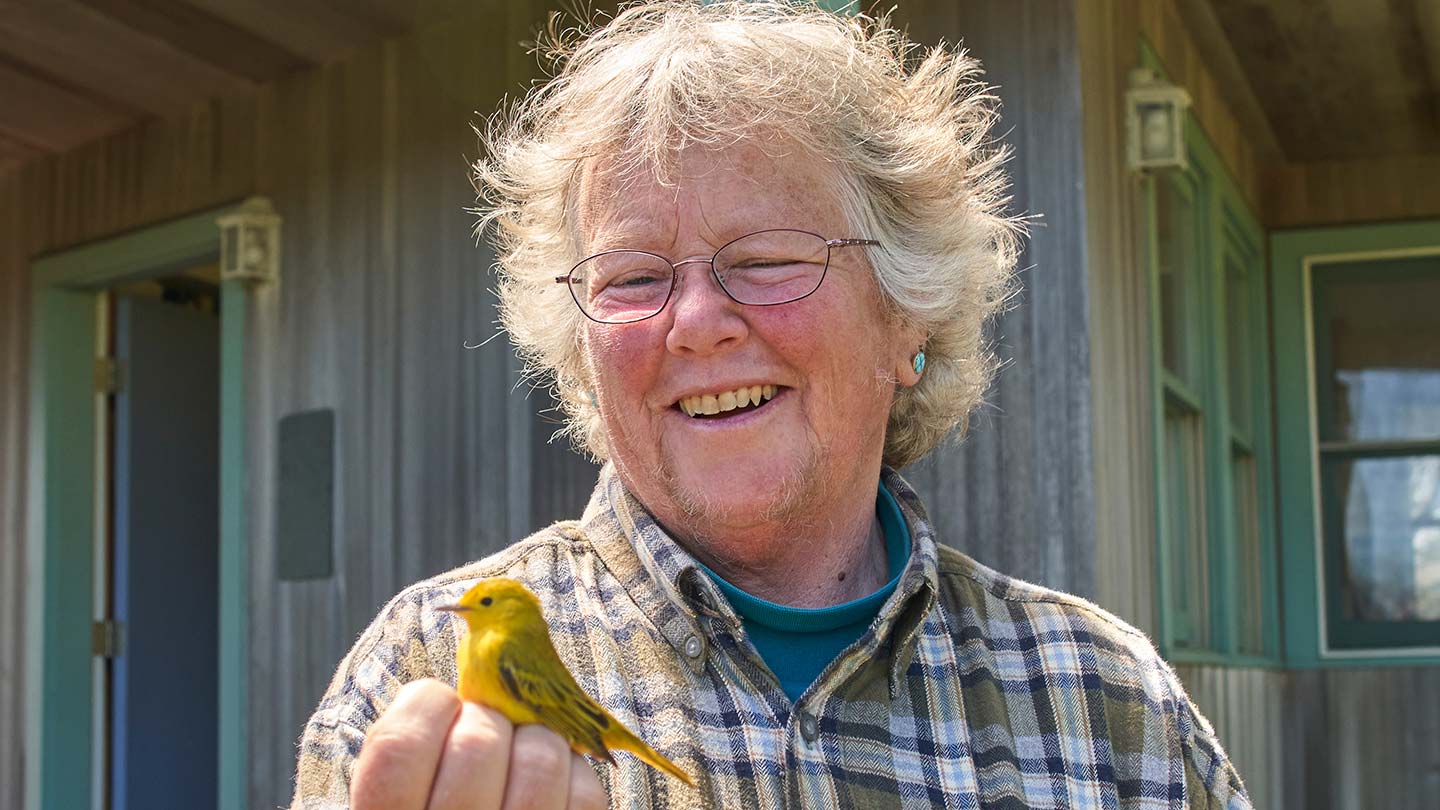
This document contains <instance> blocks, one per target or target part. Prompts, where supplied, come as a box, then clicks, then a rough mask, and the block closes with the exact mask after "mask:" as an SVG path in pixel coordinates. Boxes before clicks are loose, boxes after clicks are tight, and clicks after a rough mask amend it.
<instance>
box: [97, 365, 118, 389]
mask: <svg viewBox="0 0 1440 810" xmlns="http://www.w3.org/2000/svg"><path fill="white" fill-rule="evenodd" d="M95 393H97V394H106V395H109V396H114V395H115V394H118V393H120V361H119V360H116V359H115V358H113V357H97V358H95Z"/></svg>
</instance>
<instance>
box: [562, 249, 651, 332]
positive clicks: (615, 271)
mask: <svg viewBox="0 0 1440 810" xmlns="http://www.w3.org/2000/svg"><path fill="white" fill-rule="evenodd" d="M674 273H675V269H674V268H673V267H671V266H670V263H669V262H667V261H665V260H664V259H662V258H660V257H659V256H652V255H650V254H649V253H637V252H635V251H630V250H615V251H611V252H609V253H601V254H600V255H598V256H591V257H590V258H588V259H586V260H585V261H583V262H581V263H580V264H578V265H576V266H575V269H574V270H571V271H570V292H571V294H572V295H574V296H575V303H577V304H579V305H580V308H581V309H582V310H584V311H585V314H586V315H589V316H590V317H591V318H594V319H595V320H597V321H604V322H605V323H626V322H628V321H638V320H641V319H642V318H648V317H650V316H651V315H654V314H655V313H657V312H659V311H660V308H661V307H663V306H665V300H666V299H667V298H669V297H670V285H671V283H672V282H673V279H674Z"/></svg>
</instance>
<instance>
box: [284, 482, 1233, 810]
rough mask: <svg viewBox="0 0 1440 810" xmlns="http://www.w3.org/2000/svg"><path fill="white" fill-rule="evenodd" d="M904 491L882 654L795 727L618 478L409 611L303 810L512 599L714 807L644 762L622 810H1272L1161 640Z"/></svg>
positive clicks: (818, 685) (612, 783)
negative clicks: (958, 535) (968, 543)
mask: <svg viewBox="0 0 1440 810" xmlns="http://www.w3.org/2000/svg"><path fill="white" fill-rule="evenodd" d="M882 483H883V485H884V486H885V487H887V488H888V489H889V490H890V491H891V493H893V494H894V495H895V497H896V499H897V500H898V501H899V503H900V507H901V509H902V511H903V512H904V515H905V520H906V522H907V523H908V525H909V527H910V531H911V536H912V552H911V555H910V561H909V563H908V565H907V566H906V569H905V572H904V574H903V575H902V577H901V580H900V585H899V587H898V588H897V589H896V592H895V593H894V594H893V595H892V596H891V598H890V599H889V600H888V601H887V602H886V603H885V605H884V607H883V608H882V609H881V611H880V614H879V615H878V616H877V617H876V619H875V621H874V623H873V624H872V626H871V628H870V630H869V632H867V633H866V634H865V636H864V637H863V638H861V639H859V640H858V641H857V642H856V643H855V644H854V645H852V646H851V647H850V648H849V649H848V650H846V651H845V652H844V653H842V654H841V655H840V656H839V657H838V658H836V659H835V660H834V661H832V662H831V663H830V665H829V666H827V667H826V668H825V670H824V671H823V672H822V673H821V674H820V676H819V678H817V679H816V681H815V682H814V683H813V684H812V685H811V686H810V688H809V689H808V690H807V691H806V692H805V694H804V695H802V696H801V698H800V700H799V701H798V702H795V703H792V702H791V701H790V700H789V699H788V698H786V696H785V694H784V692H782V691H781V689H780V685H779V684H778V683H777V682H776V680H775V677H774V675H773V674H772V673H771V672H770V670H769V669H768V668H767V667H766V666H765V663H764V662H763V661H761V660H760V658H759V656H758V655H757V654H756V652H755V648H754V647H753V646H752V645H751V644H750V643H749V641H747V640H746V638H745V635H744V632H743V630H742V628H741V623H740V619H739V618H738V617H737V616H736V614H735V613H734V611H733V610H732V609H731V608H730V606H729V604H728V603H727V602H726V601H725V599H724V597H723V596H722V595H721V593H720V592H719V590H718V589H717V588H716V587H715V585H714V583H713V582H712V581H711V580H710V579H709V578H708V577H706V576H703V575H702V574H701V573H700V572H699V570H698V569H697V567H696V563H695V560H694V559H693V558H692V557H691V556H690V555H689V554H688V553H687V552H685V551H684V550H683V549H682V548H681V547H680V546H679V545H678V544H676V543H675V541H674V540H672V539H671V538H670V537H669V536H667V535H666V534H665V532H664V531H663V530H662V529H661V528H660V527H659V526H658V525H657V524H656V523H655V522H654V520H653V519H652V518H651V517H650V516H649V515H648V514H647V513H646V512H645V511H644V509H643V508H642V507H641V506H640V504H639V503H638V502H637V501H635V500H634V498H633V497H631V496H630V495H629V494H628V493H627V492H626V491H625V489H624V488H623V487H622V486H621V484H620V481H619V477H618V476H617V475H616V474H615V473H614V471H613V469H612V468H610V467H609V466H607V467H606V468H605V470H604V471H603V472H602V473H601V476H600V482H599V485H598V486H597V488H596V491H595V494H594V496H593V497H592V499H591V502H590V505H589V507H588V508H587V509H586V510H585V514H584V516H583V518H582V519H581V520H580V521H579V522H566V523H558V524H556V525H554V526H551V527H549V528H548V529H545V530H543V531H541V532H539V533H537V534H536V535H534V536H532V537H530V538H529V539H527V540H525V541H523V542H521V543H518V544H516V545H514V546H511V547H510V548H508V549H506V550H504V551H502V552H500V553H498V554H496V555H494V556H492V557H489V558H487V559H484V560H481V561H479V562H476V563H472V564H470V565H467V566H464V567H462V568H459V569H456V570H454V571H451V572H449V573H446V574H442V575H440V576H438V577H435V578H433V579H429V580H426V581H424V582H420V583H418V584H416V585H413V586H411V587H410V588H407V589H406V590H405V591H403V592H402V593H400V594H399V595H398V596H396V597H395V598H394V599H393V600H392V601H391V602H390V603H389V604H388V605H387V606H386V607H385V608H384V609H383V610H382V611H381V612H380V615H379V616H378V617H377V618H376V620H375V622H374V623H373V624H372V625H371V626H370V628H369V629H368V630H366V631H365V633H364V634H363V635H362V636H361V638H360V640H359V641H358V642H357V643H356V645H355V647H354V649H353V650H351V652H350V653H349V655H347V656H346V658H345V660H344V661H342V662H341V663H340V667H339V669H338V671H337V672H336V673H335V677H334V680H333V681H332V682H331V684H330V688H329V689H328V690H327V691H326V693H325V696H324V698H323V699H322V700H321V702H320V706H319V708H318V709H317V710H316V711H315V714H314V716H313V717H311V718H310V721H309V723H308V724H307V725H306V727H305V731H304V736H303V737H302V739H301V741H300V758H299V769H298V773H297V777H296V791H295V799H294V804H293V807H295V808H307V810H310V809H319V808H341V807H345V806H347V804H348V791H349V784H350V775H351V771H352V769H353V767H354V763H355V759H356V757H357V756H358V755H359V753H360V747H361V744H362V742H363V740H364V737H365V730H366V729H367V728H368V727H369V726H370V724H371V723H373V722H374V721H375V719H376V717H377V716H379V714H380V713H381V712H382V711H384V710H385V707H386V706H387V705H389V704H390V702H391V701H392V700H393V699H394V697H395V695H396V693H397V692H398V691H399V689H400V687H401V686H402V685H403V684H405V683H406V682H408V681H411V680H415V679H417V678H423V677H434V678H439V679H440V680H443V681H446V682H449V683H451V684H453V683H455V648H456V645H457V643H458V641H459V637H460V634H461V625H462V624H463V623H462V622H459V621H457V620H455V619H454V618H453V617H452V616H451V615H450V614H447V613H443V612H440V611H436V610H434V606H435V605H439V604H447V603H453V602H455V601H457V600H458V599H459V597H460V595H461V594H462V593H464V592H465V590H466V589H468V588H469V587H470V586H471V585H473V584H474V583H475V582H476V581H477V580H479V579H481V578H483V577H491V576H501V575H503V576H509V577H514V578H516V579H519V580H521V581H523V582H525V583H526V584H527V585H529V587H530V588H531V589H532V590H534V591H535V592H536V594H537V595H539V597H540V601H541V603H542V604H543V606H544V608H545V615H546V617H547V619H548V621H549V623H550V632H551V636H552V638H553V640H554V642H555V647H556V649H557V650H558V651H559V653H560V656H561V658H563V659H564V660H565V662H566V663H567V664H568V665H569V667H570V670H571V672H573V673H574V674H575V677H576V680H578V681H579V683H580V685H581V686H583V687H584V688H585V690H586V691H587V692H589V693H590V695H591V696H593V697H595V698H596V699H597V700H598V701H599V702H600V704H601V705H603V706H604V707H605V708H606V709H608V710H609V711H610V712H611V713H612V714H614V715H615V716H616V717H617V718H619V719H620V720H621V721H622V722H624V723H625V724H626V725H627V726H629V727H630V728H631V729H633V730H635V731H636V732H637V733H639V734H640V735H641V736H642V737H644V738H645V739H646V741H648V742H649V743H650V744H651V745H652V746H653V747H654V748H655V749H656V750H657V751H659V752H660V753H662V754H664V755H665V756H667V757H669V758H670V759H671V760H673V761H674V762H676V763H677V764H678V765H680V767H682V768H684V769H685V770H687V771H688V772H690V773H691V774H694V775H696V776H697V778H698V785H699V789H698V790H691V789H690V788H687V787H686V786H685V785H682V784H681V783H680V782H679V781H678V780H675V779H673V778H669V777H666V776H664V775H662V774H660V773H659V772H658V771H656V770H654V769H652V768H649V767H648V766H645V765H643V764H641V763H640V762H639V761H638V760H636V759H635V758H634V757H631V756H630V755H628V754H623V753H622V754H619V755H618V756H617V757H616V759H617V762H618V766H616V767H611V766H608V765H599V766H597V773H598V774H599V775H600V778H601V781H602V783H603V784H604V785H605V787H606V789H607V791H608V793H609V795H610V797H611V804H612V806H615V807H647V808H649V807H672V806H678V807H702V806H703V807H712V806H713V807H752V808H788V807H825V808H831V807H845V808H850V807H856V808H859V807H915V808H919V807H937V806H944V807H956V808H1183V807H1204V808H1219V807H1225V808H1249V807H1250V802H1249V799H1248V798H1247V797H1246V795H1245V790H1244V787H1243V786H1242V785H1241V781H1240V777H1239V776H1238V775H1237V774H1236V772H1235V769H1234V767H1233V766H1232V765H1231V763H1230V762H1229V760H1228V759H1227V758H1226V756H1225V752H1224V751H1223V750H1222V749H1221V747H1220V743H1219V741H1218V740H1216V738H1215V733H1214V731H1213V730H1212V729H1211V727H1210V724H1209V723H1208V722H1207V721H1206V720H1205V718H1204V717H1202V716H1201V715H1200V713H1199V711H1197V710H1196V708H1195V706H1194V705H1193V704H1192V703H1191V702H1190V700H1189V698H1187V697H1186V695H1185V693H1184V691H1183V689H1182V688H1181V686H1180V683H1179V682H1178V680H1177V679H1176V677H1175V675H1174V673H1173V672H1172V671H1171V669H1170V668H1169V667H1168V666H1167V665H1166V664H1165V662H1164V661H1162V660H1161V659H1160V657H1159V656H1158V655H1157V654H1156V652H1155V650H1154V648H1153V647H1152V646H1151V645H1150V642H1149V640H1148V639H1146V637H1145V636H1144V635H1143V634H1142V633H1140V632H1139V631H1137V630H1135V629H1133V628H1131V627H1129V626H1128V625H1126V624H1125V623H1124V622H1122V621H1120V620H1119V619H1117V618H1115V617H1114V616H1111V615H1110V614H1109V613H1106V612H1105V611H1103V610H1101V609H1099V608H1097V607H1095V606H1094V605H1092V604H1090V603H1089V602H1086V601H1084V600H1083V599H1079V598H1077V597H1074V596H1069V595H1066V594H1063V593H1058V592H1055V591H1051V590H1047V589H1044V588H1040V587H1037V586H1034V585H1030V584H1027V583H1025V582H1021V581H1019V580H1016V579H1013V578H1010V577H1006V576H1003V575H1001V574H998V573H996V572H995V571H992V570H990V569H988V568H986V567H984V566H982V565H979V564H978V563H976V562H974V561H973V560H971V559H969V558H968V557H966V556H965V555H963V554H960V553H959V552H957V551H954V550H952V549H949V548H945V547H941V546H939V545H937V543H936V541H935V538H934V536H933V534H932V530H931V527H930V522H929V520H928V519H927V518H926V516H925V512H924V510H923V508H922V507H921V504H920V501H919V499H918V498H917V496H916V495H915V492H914V491H913V490H912V489H911V488H910V487H909V485H907V484H906V483H905V482H904V481H903V480H902V479H901V478H900V476H899V475H897V474H896V473H894V472H893V471H891V470H888V469H887V470H885V471H884V472H883V474H882Z"/></svg>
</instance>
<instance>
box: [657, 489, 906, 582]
mask: <svg viewBox="0 0 1440 810" xmlns="http://www.w3.org/2000/svg"><path fill="white" fill-rule="evenodd" d="M877 480H878V479H875V478H872V479H870V481H871V482H872V483H871V484H870V485H869V487H868V488H867V491H865V492H863V493H849V495H850V497H846V498H844V499H841V500H839V502H837V503H833V504H831V505H830V509H828V510H825V511H824V512H823V514H822V515H821V516H820V517H818V518H813V519H810V520H805V519H800V520H796V519H789V520H779V521H768V522H764V523H758V524H755V525H748V526H735V525H730V526H704V525H696V521H693V520H692V521H682V522H681V523H680V524H679V525H677V526H671V525H670V524H666V525H667V530H671V529H678V531H676V530H671V531H670V534H671V536H672V537H674V538H675V539H676V540H677V541H678V542H679V543H680V544H681V545H683V546H684V547H685V548H686V549H687V550H688V551H689V552H690V553H691V554H694V555H695V557H696V558H697V559H699V560H700V561H701V562H703V563H704V564H705V565H706V566H708V567H709V568H710V570H712V571H714V572H715V573H716V574H719V575H720V576H721V577H723V578H724V579H725V580H726V581H727V582H729V583H730V584H732V585H734V586H735V587H737V588H739V589H740V590H742V591H745V592H746V593H748V594H750V595H751V596H756V597H759V598H761V599H764V600H766V601H768V602H774V603H776V604H781V605H787V606H790V607H801V608H823V607H831V606H834V605H839V604H843V603H845V602H850V601H853V600H855V599H860V598H862V597H865V596H869V595H870V594H872V593H874V592H875V591H877V590H879V589H880V588H881V587H882V586H883V585H884V584H885V581H886V574H887V573H888V564H887V557H886V552H885V535H884V531H883V529H882V528H881V526H880V522H879V520H878V519H876V517H875V489H874V486H875V483H874V482H875V481H877Z"/></svg>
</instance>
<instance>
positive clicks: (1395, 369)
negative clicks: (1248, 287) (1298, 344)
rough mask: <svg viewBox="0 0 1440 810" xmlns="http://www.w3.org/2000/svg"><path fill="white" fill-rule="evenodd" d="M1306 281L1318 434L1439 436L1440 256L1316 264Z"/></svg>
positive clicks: (1336, 437)
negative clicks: (1311, 301)
mask: <svg viewBox="0 0 1440 810" xmlns="http://www.w3.org/2000/svg"><path fill="white" fill-rule="evenodd" d="M1427 271H1428V272H1427ZM1313 284H1314V290H1315V296H1314V298H1315V313H1314V316H1315V338H1316V347H1315V358H1316V364H1315V365H1316V384H1317V386H1318V387H1319V390H1318V391H1316V396H1317V399H1318V401H1319V404H1320V413H1321V437H1320V438H1321V440H1322V441H1363V440H1396V439H1426V438H1436V437H1440V315H1437V312H1440V260H1436V259H1424V260H1407V261H1404V262H1399V261H1394V262H1382V263H1374V264H1369V265H1358V266H1350V265H1347V266H1345V267H1330V268H1326V267H1320V268H1316V270H1315V273H1314V276H1313Z"/></svg>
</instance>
